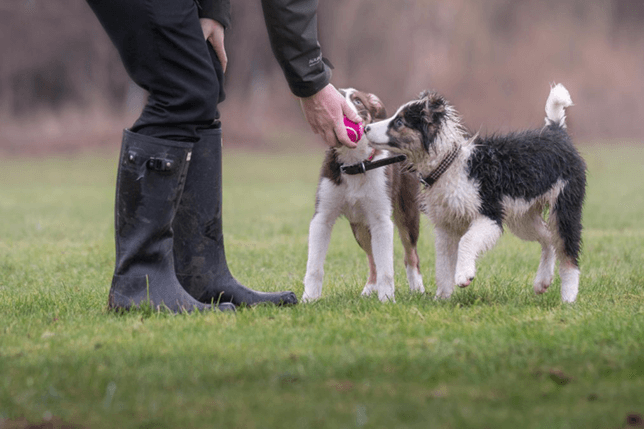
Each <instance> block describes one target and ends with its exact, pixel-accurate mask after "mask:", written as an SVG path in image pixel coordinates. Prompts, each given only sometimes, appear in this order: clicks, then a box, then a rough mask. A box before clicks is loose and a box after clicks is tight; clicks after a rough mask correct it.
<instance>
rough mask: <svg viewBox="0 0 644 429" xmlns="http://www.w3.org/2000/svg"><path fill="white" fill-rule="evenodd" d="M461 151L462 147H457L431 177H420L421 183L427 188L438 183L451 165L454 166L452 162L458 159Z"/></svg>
mask: <svg viewBox="0 0 644 429" xmlns="http://www.w3.org/2000/svg"><path fill="white" fill-rule="evenodd" d="M460 151H461V147H460V146H456V147H455V148H454V149H453V150H452V151H451V152H450V153H449V155H447V156H446V157H445V159H443V161H442V162H441V163H440V164H438V167H436V169H434V171H432V172H431V173H429V175H427V176H425V177H422V176H421V177H420V183H422V184H423V185H424V186H425V187H426V188H429V187H431V186H432V185H433V184H434V183H436V181H437V180H438V178H439V177H441V176H442V175H443V173H445V171H447V169H448V168H449V166H450V165H452V162H454V160H455V159H456V156H457V155H458V153H459V152H460Z"/></svg>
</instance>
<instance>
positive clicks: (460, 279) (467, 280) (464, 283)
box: [455, 272, 474, 287]
mask: <svg viewBox="0 0 644 429" xmlns="http://www.w3.org/2000/svg"><path fill="white" fill-rule="evenodd" d="M455 280H456V284H457V285H458V287H468V286H469V285H470V284H471V283H472V280H474V273H467V272H466V273H456V278H455Z"/></svg>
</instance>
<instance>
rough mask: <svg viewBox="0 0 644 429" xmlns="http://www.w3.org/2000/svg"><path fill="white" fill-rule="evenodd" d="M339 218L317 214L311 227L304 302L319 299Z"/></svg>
mask: <svg viewBox="0 0 644 429" xmlns="http://www.w3.org/2000/svg"><path fill="white" fill-rule="evenodd" d="M336 218H337V217H335V216H331V215H329V214H326V213H316V214H315V216H313V219H312V220H311V224H310V225H309V256H308V260H307V262H306V275H305V276H304V294H303V295H302V302H310V301H315V300H316V299H319V298H320V296H321V295H322V282H323V281H324V260H325V259H326V253H327V251H328V250H329V242H330V241H331V231H332V230H333V224H334V223H335V220H336Z"/></svg>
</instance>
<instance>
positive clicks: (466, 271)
mask: <svg viewBox="0 0 644 429" xmlns="http://www.w3.org/2000/svg"><path fill="white" fill-rule="evenodd" d="M569 106H572V100H571V98H570V94H569V93H568V91H567V90H566V88H564V86H563V85H561V84H559V85H556V86H554V87H552V88H551V91H550V95H549V97H548V100H547V102H546V124H545V126H544V127H543V128H540V129H535V130H529V131H523V132H516V133H512V134H508V135H492V136H487V137H480V136H478V135H471V134H470V133H469V132H468V131H467V130H466V129H465V127H464V126H463V125H462V124H461V118H460V116H459V114H458V113H457V112H456V110H455V109H454V108H453V107H452V106H451V105H450V104H449V103H448V102H447V101H446V100H445V99H444V98H443V97H441V96H440V95H439V94H436V93H434V92H424V93H422V94H421V95H420V97H419V98H418V99H417V100H414V101H411V102H409V103H406V104H404V105H403V106H402V107H400V108H399V109H398V111H397V112H396V114H395V115H393V116H392V117H391V118H389V119H385V120H383V121H380V122H377V123H373V124H371V125H369V126H367V127H366V129H365V133H366V135H367V137H368V139H369V140H370V141H371V146H372V147H374V148H377V149H386V150H389V151H391V152H394V153H402V154H405V155H406V156H407V160H408V162H410V163H411V164H412V168H413V169H414V170H416V171H417V173H418V174H419V175H420V178H421V180H422V181H424V182H425V183H426V189H425V191H424V192H423V196H422V197H421V198H422V201H423V207H424V211H426V213H427V215H428V216H429V218H430V219H431V221H432V223H433V224H434V228H435V234H436V286H437V290H436V298H449V297H450V296H451V294H452V292H453V289H454V284H457V285H459V286H460V287H466V286H468V285H469V284H470V282H471V281H472V280H473V279H474V274H475V272H476V258H477V257H478V256H479V255H480V254H481V253H482V252H484V251H486V250H488V249H490V248H491V247H493V246H494V244H495V243H496V241H497V240H498V238H499V237H500V236H501V233H502V231H503V224H505V225H506V226H507V227H508V228H509V229H510V231H512V232H513V233H514V234H516V235H517V236H518V237H519V238H521V239H523V240H529V241H538V242H539V243H540V244H541V248H542V251H541V261H540V264H539V268H538V271H537V275H536V278H535V280H534V291H535V292H536V293H538V294H540V293H543V292H545V291H546V289H547V288H548V287H549V286H550V284H551V283H552V280H553V277H554V269H555V259H558V260H559V275H560V276H561V298H562V300H563V301H564V302H574V301H575V299H576V297H577V292H578V289H579V265H578V263H579V252H580V247H581V229H582V225H581V217H582V205H583V202H584V195H585V190H586V165H585V163H584V161H583V159H582V158H581V156H580V155H579V153H578V152H577V150H576V149H575V147H574V146H573V144H572V142H571V139H570V137H569V135H568V133H567V132H566V122H565V119H566V116H565V108H567V107H569Z"/></svg>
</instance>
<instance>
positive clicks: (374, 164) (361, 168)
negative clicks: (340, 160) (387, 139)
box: [340, 155, 407, 175]
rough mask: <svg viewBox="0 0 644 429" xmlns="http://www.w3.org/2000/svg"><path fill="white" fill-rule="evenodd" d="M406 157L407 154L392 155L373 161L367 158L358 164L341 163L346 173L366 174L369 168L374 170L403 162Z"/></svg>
mask: <svg viewBox="0 0 644 429" xmlns="http://www.w3.org/2000/svg"><path fill="white" fill-rule="evenodd" d="M406 159H407V157H406V156H405V155H396V156H391V157H389V158H383V159H379V160H378V161H371V160H370V159H367V160H365V161H362V162H359V163H357V164H351V165H341V166H340V171H342V172H343V173H344V174H349V175H354V174H364V173H366V172H367V171H369V170H373V169H374V168H379V167H384V166H385V165H390V164H395V163H396V162H401V161H404V160H406Z"/></svg>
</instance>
